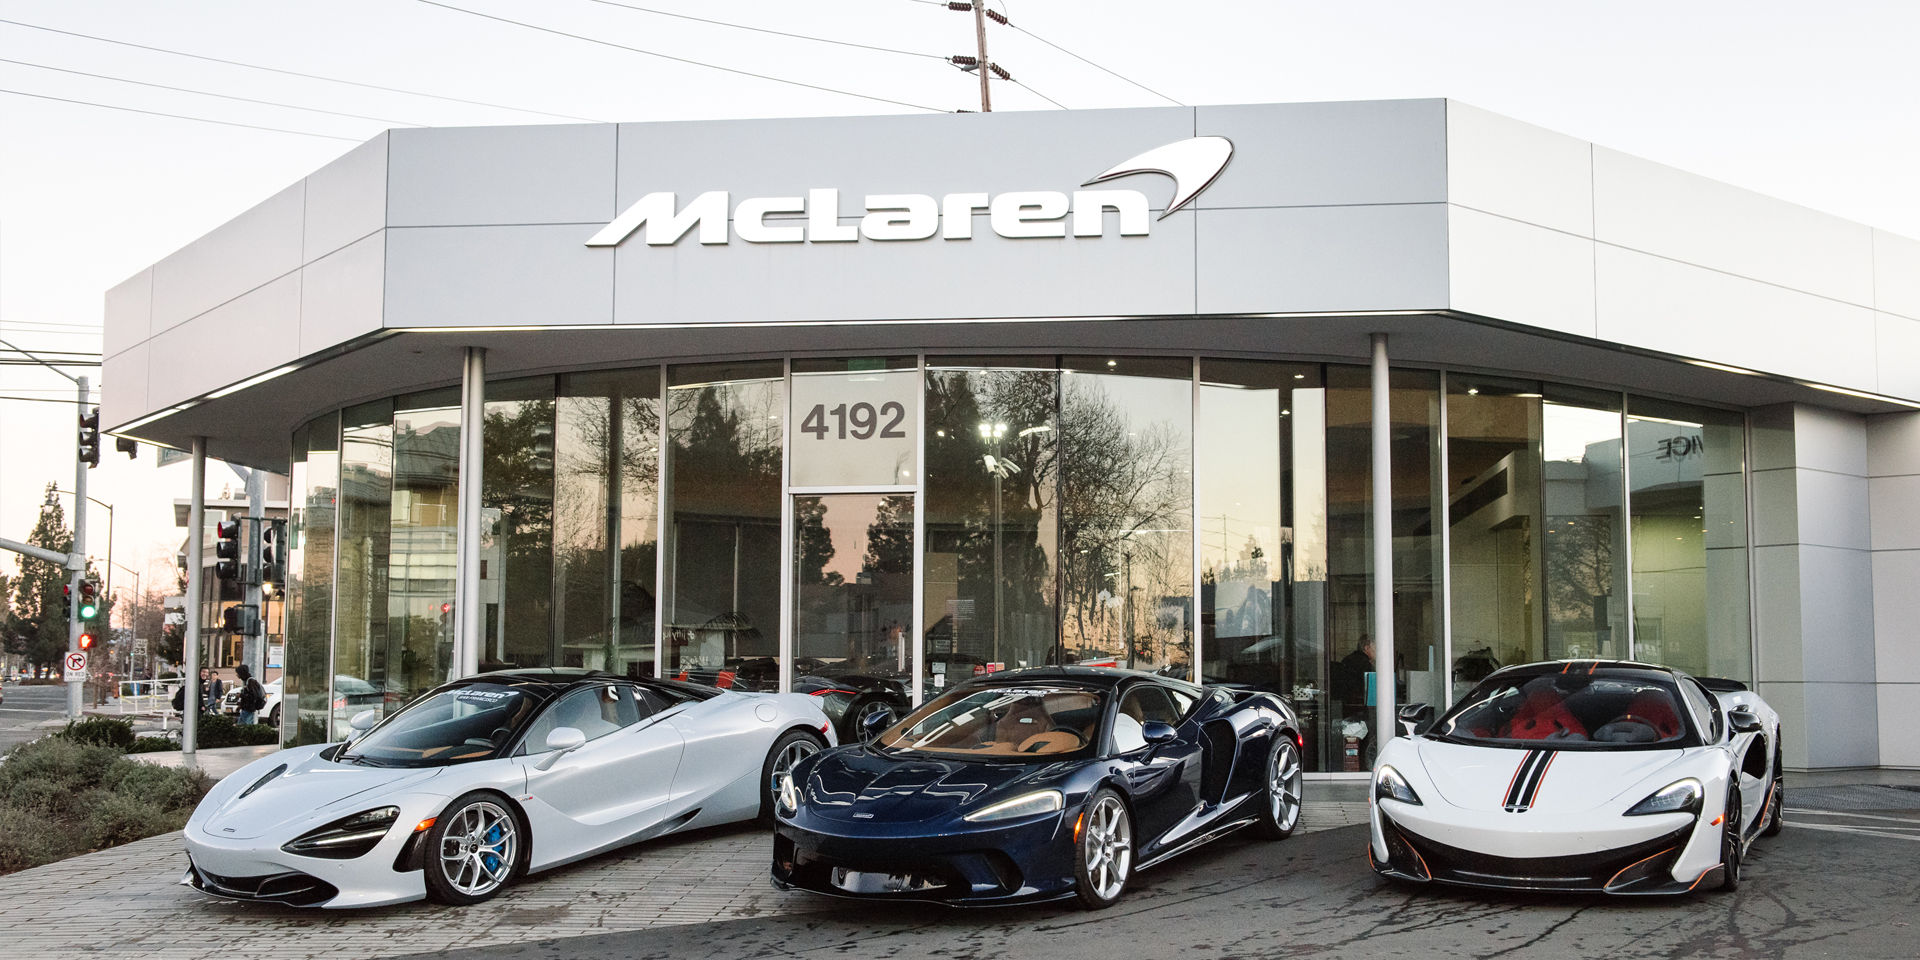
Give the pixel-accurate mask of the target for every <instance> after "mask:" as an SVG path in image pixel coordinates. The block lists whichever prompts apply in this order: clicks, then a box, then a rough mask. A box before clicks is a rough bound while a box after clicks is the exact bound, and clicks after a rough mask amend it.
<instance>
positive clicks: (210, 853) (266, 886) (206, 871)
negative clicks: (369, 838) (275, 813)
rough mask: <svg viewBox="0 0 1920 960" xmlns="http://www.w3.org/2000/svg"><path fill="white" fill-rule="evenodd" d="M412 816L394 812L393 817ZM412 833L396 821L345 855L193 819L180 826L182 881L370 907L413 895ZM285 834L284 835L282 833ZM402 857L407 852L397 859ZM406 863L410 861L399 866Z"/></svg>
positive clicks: (274, 897) (207, 888) (283, 898)
mask: <svg viewBox="0 0 1920 960" xmlns="http://www.w3.org/2000/svg"><path fill="white" fill-rule="evenodd" d="M411 822H413V821H411V820H408V819H407V818H405V817H402V818H401V820H400V823H411ZM414 836H415V834H413V833H412V832H410V831H408V830H406V829H404V828H402V827H399V826H396V827H395V828H393V829H391V830H389V831H388V832H387V835H386V836H384V837H382V838H381V839H380V842H379V843H378V844H376V845H374V848H373V849H372V850H371V851H368V852H367V853H365V854H362V855H360V856H358V857H354V858H352V859H350V860H329V859H322V858H318V857H303V856H299V855H297V854H291V853H288V852H286V851H285V850H282V849H280V848H279V847H278V846H275V845H273V844H272V842H271V841H269V840H268V839H266V838H261V839H255V840H227V839H222V838H218V837H213V836H210V835H208V834H207V833H206V832H205V830H204V829H202V827H201V825H199V824H189V825H188V826H187V830H186V833H185V840H186V846H187V872H186V875H185V876H183V877H182V878H181V880H180V882H181V883H182V884H185V885H187V886H190V887H193V888H194V889H196V890H199V891H201V892H203V893H207V894H211V895H213V896H216V897H223V898H226V899H229V900H245V901H253V902H264V903H279V904H285V905H287V906H294V907H326V908H329V909H338V908H342V907H377V906H384V905H387V904H393V903H406V902H408V901H411V900H421V899H424V898H425V897H426V895H427V883H426V875H425V873H423V872H422V871H421V870H420V868H419V862H418V857H417V856H413V857H411V858H408V857H405V856H403V854H412V853H414V851H415V848H416V847H417V846H418V845H417V844H410V841H412V840H413V838H414ZM288 839H291V838H288ZM403 860H409V862H407V863H404V864H403V863H402V861H403ZM402 866H411V867H412V869H401V867H402Z"/></svg>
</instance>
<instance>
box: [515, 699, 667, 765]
mask: <svg viewBox="0 0 1920 960" xmlns="http://www.w3.org/2000/svg"><path fill="white" fill-rule="evenodd" d="M639 722H640V705H639V704H638V703H636V702H635V701H634V699H633V688H632V687H630V686H628V685H626V684H624V683H618V684H611V685H607V686H596V687H585V688H582V689H579V690H575V691H573V692H571V693H569V694H567V695H566V696H564V697H561V698H560V699H559V700H558V701H555V702H554V703H553V705H552V706H549V707H547V710H546V712H545V713H542V714H541V715H540V716H539V718H538V719H536V720H534V721H533V726H532V727H530V728H528V730H527V736H526V738H525V739H523V740H521V741H520V750H519V751H518V752H519V753H520V754H523V755H524V754H529V753H545V752H546V751H547V735H548V734H550V733H552V732H553V731H555V730H558V729H560V728H561V727H573V728H574V729H576V730H579V731H580V732H581V733H584V734H586V735H587V739H588V740H598V739H600V738H601V737H604V736H606V735H607V734H609V733H612V732H614V731H616V730H620V729H622V728H624V727H630V726H632V725H634V724H636V723H639Z"/></svg>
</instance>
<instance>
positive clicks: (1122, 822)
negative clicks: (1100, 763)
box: [1073, 787, 1133, 910]
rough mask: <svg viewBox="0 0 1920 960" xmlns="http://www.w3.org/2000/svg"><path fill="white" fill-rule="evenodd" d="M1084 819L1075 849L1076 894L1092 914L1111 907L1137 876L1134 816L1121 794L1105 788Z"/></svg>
mask: <svg viewBox="0 0 1920 960" xmlns="http://www.w3.org/2000/svg"><path fill="white" fill-rule="evenodd" d="M1082 817H1083V819H1082V820H1081V821H1080V828H1079V829H1078V830H1076V831H1075V833H1076V834H1077V835H1076V836H1075V837H1074V845H1073V847H1074V857H1073V873H1074V880H1075V881H1076V884H1075V887H1076V892H1078V893H1079V895H1080V902H1081V903H1082V904H1085V905H1086V907H1087V909H1089V910H1099V909H1101V908H1103V907H1111V906H1113V905H1114V904H1115V903H1117V902H1118V901H1119V900H1120V895H1121V894H1122V893H1124V892H1126V889H1127V880H1128V879H1129V878H1131V877H1132V875H1133V816H1132V815H1131V814H1129V813H1128V812H1127V805H1126V804H1125V803H1122V802H1121V801H1120V795H1119V794H1117V793H1114V792H1113V791H1112V790H1108V789H1106V788H1104V787H1103V788H1101V789H1100V790H1099V791H1098V792H1096V793H1095V794H1094V795H1093V798H1092V799H1090V800H1088V801H1087V811H1086V813H1084V814H1082Z"/></svg>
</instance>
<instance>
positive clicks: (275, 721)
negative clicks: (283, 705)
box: [267, 703, 280, 730]
mask: <svg viewBox="0 0 1920 960" xmlns="http://www.w3.org/2000/svg"><path fill="white" fill-rule="evenodd" d="M267 726H269V727H272V728H274V729H276V730H278V729H279V728H280V705H279V704H277V703H276V704H274V705H273V712H272V713H269V714H267Z"/></svg>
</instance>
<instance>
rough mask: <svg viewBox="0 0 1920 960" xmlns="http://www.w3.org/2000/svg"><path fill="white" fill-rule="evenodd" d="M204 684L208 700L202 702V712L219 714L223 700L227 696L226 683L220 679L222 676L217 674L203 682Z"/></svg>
mask: <svg viewBox="0 0 1920 960" xmlns="http://www.w3.org/2000/svg"><path fill="white" fill-rule="evenodd" d="M202 683H204V684H205V686H204V687H203V688H202V689H204V690H205V691H206V695H207V698H206V699H205V700H203V701H201V703H202V706H201V707H200V709H201V711H202V712H205V713H219V712H220V704H221V700H222V698H224V697H225V696H226V695H227V683H226V681H225V680H222V679H220V675H219V674H218V673H215V674H213V675H212V677H211V678H210V679H208V680H205V681H202Z"/></svg>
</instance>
